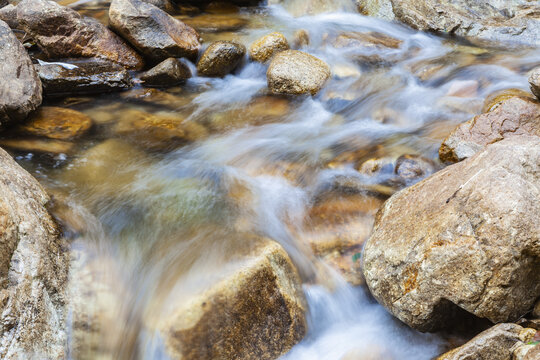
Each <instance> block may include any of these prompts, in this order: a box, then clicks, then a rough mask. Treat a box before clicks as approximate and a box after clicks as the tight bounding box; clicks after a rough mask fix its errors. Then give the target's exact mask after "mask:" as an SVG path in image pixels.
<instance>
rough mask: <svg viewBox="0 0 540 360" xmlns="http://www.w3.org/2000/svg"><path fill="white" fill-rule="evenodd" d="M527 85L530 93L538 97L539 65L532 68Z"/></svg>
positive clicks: (539, 82)
mask: <svg viewBox="0 0 540 360" xmlns="http://www.w3.org/2000/svg"><path fill="white" fill-rule="evenodd" d="M529 85H530V86H531V91H532V93H533V94H534V95H536V97H537V98H538V99H540V67H537V68H535V69H533V70H532V71H531V73H530V74H529Z"/></svg>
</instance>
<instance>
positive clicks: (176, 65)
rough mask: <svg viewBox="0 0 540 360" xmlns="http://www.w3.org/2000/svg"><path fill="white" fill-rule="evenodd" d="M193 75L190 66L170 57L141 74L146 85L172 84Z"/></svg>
mask: <svg viewBox="0 0 540 360" xmlns="http://www.w3.org/2000/svg"><path fill="white" fill-rule="evenodd" d="M190 77H191V70H189V67H188V66H187V65H186V64H184V63H183V62H181V61H180V60H178V59H176V58H168V59H167V60H164V61H162V62H160V63H159V64H158V65H156V66H154V67H153V68H152V69H150V70H148V71H146V72H145V73H143V74H142V75H141V80H143V81H144V85H145V86H172V85H177V84H179V83H181V82H183V81H185V80H187V79H189V78H190Z"/></svg>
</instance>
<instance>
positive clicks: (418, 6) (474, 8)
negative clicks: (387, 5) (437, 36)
mask: <svg viewBox="0 0 540 360" xmlns="http://www.w3.org/2000/svg"><path fill="white" fill-rule="evenodd" d="M392 5H393V12H394V14H395V17H396V19H397V20H400V21H402V22H404V23H405V24H408V25H410V26H411V27H413V28H415V29H418V30H424V31H437V32H442V33H450V34H455V35H458V36H465V37H468V38H471V39H473V40H474V39H478V40H481V41H487V42H496V43H506V44H515V45H526V46H531V47H538V46H540V37H538V33H539V32H540V18H539V17H538V12H539V11H540V4H539V3H538V2H534V1H533V2H531V1H528V0H517V1H502V2H497V3H493V2H485V1H475V0H392Z"/></svg>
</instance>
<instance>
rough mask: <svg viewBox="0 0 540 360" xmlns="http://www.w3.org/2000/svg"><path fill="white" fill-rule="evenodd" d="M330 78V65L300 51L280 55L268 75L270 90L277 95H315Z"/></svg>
mask: <svg viewBox="0 0 540 360" xmlns="http://www.w3.org/2000/svg"><path fill="white" fill-rule="evenodd" d="M329 77H330V67H329V66H328V64H326V63H325V62H324V61H322V60H320V59H318V58H316V57H315V56H312V55H310V54H308V53H305V52H302V51H298V50H287V51H282V52H280V53H278V54H277V55H276V56H274V58H273V59H272V62H271V63H270V66H269V68H268V71H267V73H266V78H267V80H268V88H269V89H270V90H271V91H272V92H273V93H275V94H291V95H300V94H311V95H315V94H316V93H317V92H319V90H320V89H321V88H322V87H323V86H324V84H325V83H326V81H327V80H328V78H329Z"/></svg>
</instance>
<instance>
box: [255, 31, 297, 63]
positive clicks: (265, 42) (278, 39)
mask: <svg viewBox="0 0 540 360" xmlns="http://www.w3.org/2000/svg"><path fill="white" fill-rule="evenodd" d="M289 48H290V46H289V42H288V41H287V38H285V36H284V35H283V34H281V33H278V32H275V33H271V34H268V35H266V36H263V37H262V38H260V39H259V40H257V41H255V42H254V43H253V44H252V45H251V47H250V48H249V56H250V58H251V59H253V60H255V61H258V62H261V63H264V62H267V61H269V60H270V59H271V58H272V57H273V56H274V55H275V54H277V53H278V52H280V51H285V50H289Z"/></svg>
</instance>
